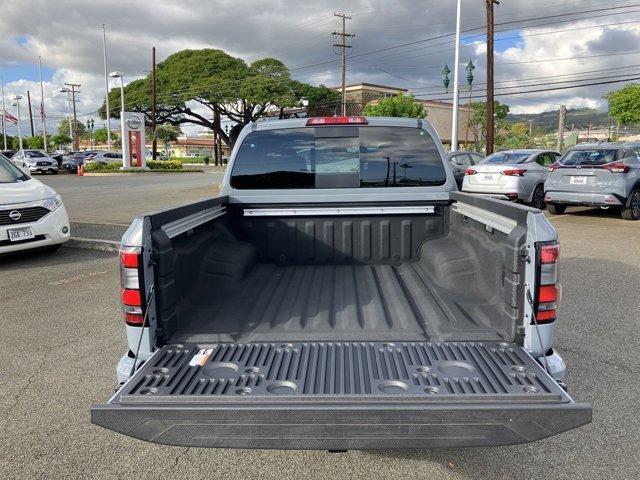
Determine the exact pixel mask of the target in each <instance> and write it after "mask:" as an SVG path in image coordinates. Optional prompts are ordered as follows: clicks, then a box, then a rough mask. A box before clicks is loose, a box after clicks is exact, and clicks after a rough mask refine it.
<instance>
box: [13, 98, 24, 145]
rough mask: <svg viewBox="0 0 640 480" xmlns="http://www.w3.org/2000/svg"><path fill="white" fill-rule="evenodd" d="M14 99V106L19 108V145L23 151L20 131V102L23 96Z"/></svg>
mask: <svg viewBox="0 0 640 480" xmlns="http://www.w3.org/2000/svg"><path fill="white" fill-rule="evenodd" d="M13 99H14V100H15V103H14V105H15V106H16V107H17V108H18V143H19V144H20V150H22V130H21V129H20V122H21V120H20V100H21V99H22V95H16V96H15V97H13Z"/></svg>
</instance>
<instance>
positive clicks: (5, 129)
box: [0, 77, 7, 150]
mask: <svg viewBox="0 0 640 480" xmlns="http://www.w3.org/2000/svg"><path fill="white" fill-rule="evenodd" d="M0 85H1V86H2V136H3V137H4V149H5V150H6V149H7V125H6V123H5V122H6V119H5V113H6V111H5V109H4V79H3V78H2V77H0Z"/></svg>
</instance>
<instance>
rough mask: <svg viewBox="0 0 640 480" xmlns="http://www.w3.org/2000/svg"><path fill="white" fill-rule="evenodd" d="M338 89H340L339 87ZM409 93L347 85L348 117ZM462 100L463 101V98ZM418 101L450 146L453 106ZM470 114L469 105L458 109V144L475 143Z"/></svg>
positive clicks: (360, 85) (363, 84)
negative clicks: (366, 106)
mask: <svg viewBox="0 0 640 480" xmlns="http://www.w3.org/2000/svg"><path fill="white" fill-rule="evenodd" d="M336 89H339V87H337V88H336ZM407 92H408V90H407V89H406V88H398V87H390V86H386V85H376V84H373V83H358V84H354V85H347V87H346V88H345V97H346V99H347V115H362V111H363V110H364V107H365V105H367V104H368V103H374V104H375V103H376V102H377V101H379V100H380V99H382V98H387V97H395V96H397V95H399V94H403V95H404V94H405V93H407ZM460 100H461V101H462V100H463V99H462V97H461V99H460ZM416 101H417V102H420V103H422V104H423V105H424V107H425V111H426V112H427V117H426V118H427V120H429V122H431V124H432V125H433V127H434V128H435V129H436V132H438V135H439V136H440V139H441V140H442V143H447V144H450V143H451V122H452V121H453V104H452V103H447V102H437V101H433V100H421V99H418V98H416ZM469 114H470V112H469V106H468V104H467V103H461V104H460V108H459V109H458V142H459V144H461V145H463V144H464V143H471V142H473V132H472V131H471V130H470V129H469V128H468V127H467V124H468V121H469Z"/></svg>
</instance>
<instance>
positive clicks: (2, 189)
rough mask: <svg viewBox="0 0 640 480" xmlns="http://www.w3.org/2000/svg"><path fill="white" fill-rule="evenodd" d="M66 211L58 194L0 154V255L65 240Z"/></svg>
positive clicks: (68, 231) (66, 226)
mask: <svg viewBox="0 0 640 480" xmlns="http://www.w3.org/2000/svg"><path fill="white" fill-rule="evenodd" d="M69 236H70V227H69V216H68V215H67V210H66V209H65V208H64V205H63V204H62V199H61V198H60V195H57V194H56V192H55V191H54V190H53V189H52V188H51V187H48V186H46V185H44V184H43V183H42V182H40V181H38V180H36V179H35V178H31V177H30V176H29V175H27V174H26V173H25V172H23V171H22V170H20V169H19V168H18V167H16V166H15V165H14V164H13V163H11V162H10V161H9V160H8V159H7V158H6V157H4V156H2V155H0V254H2V253H10V252H16V251H19V250H27V249H32V248H41V247H47V248H51V249H56V248H58V247H59V246H60V245H62V244H63V243H64V242H66V241H67V240H69Z"/></svg>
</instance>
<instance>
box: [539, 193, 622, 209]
mask: <svg viewBox="0 0 640 480" xmlns="http://www.w3.org/2000/svg"><path fill="white" fill-rule="evenodd" d="M544 200H545V202H547V203H559V204H563V205H584V206H595V207H611V206H622V205H624V204H625V199H624V197H622V196H620V195H618V194H616V193H589V192H562V191H548V192H545V198H544Z"/></svg>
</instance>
